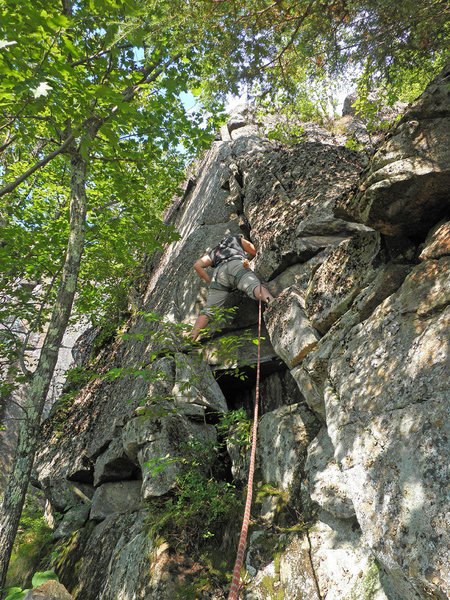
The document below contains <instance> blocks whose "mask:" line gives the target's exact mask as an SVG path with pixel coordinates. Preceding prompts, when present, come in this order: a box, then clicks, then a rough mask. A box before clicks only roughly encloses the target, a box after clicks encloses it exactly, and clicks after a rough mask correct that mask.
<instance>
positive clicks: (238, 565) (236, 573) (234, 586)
mask: <svg viewBox="0 0 450 600" xmlns="http://www.w3.org/2000/svg"><path fill="white" fill-rule="evenodd" d="M261 313H262V311H261V298H259V315H258V360H257V363H256V390H255V409H254V413H253V433H252V451H251V454H250V467H249V470H248V486H247V500H246V502H245V511H244V519H243V521H242V528H241V535H240V537H239V544H238V551H237V555H236V562H235V563H234V570H233V580H232V582H231V587H230V594H229V596H228V600H237V598H238V590H239V582H240V579H241V569H242V565H243V563H244V554H245V546H246V544H247V533H248V525H249V521H250V508H251V505H252V493H253V475H254V472H255V455H256V432H257V429H258V403H259V375H260V359H261Z"/></svg>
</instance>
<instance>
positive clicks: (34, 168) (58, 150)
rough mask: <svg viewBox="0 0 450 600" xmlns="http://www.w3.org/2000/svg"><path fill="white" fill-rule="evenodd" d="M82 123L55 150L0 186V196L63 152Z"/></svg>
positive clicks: (7, 192) (10, 190)
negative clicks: (12, 179) (9, 181)
mask: <svg viewBox="0 0 450 600" xmlns="http://www.w3.org/2000/svg"><path fill="white" fill-rule="evenodd" d="M84 124H85V123H84V122H83V123H82V125H84ZM82 125H80V126H79V127H78V128H77V130H76V131H75V132H74V133H73V134H72V135H70V136H69V137H68V138H67V139H66V140H65V142H64V143H63V144H61V146H59V147H58V148H56V150H54V151H53V152H50V154H47V156H44V158H42V159H41V160H39V161H38V162H37V163H35V164H34V165H33V166H32V167H30V168H29V169H28V170H27V171H25V173H22V175H20V177H17V179H15V180H14V181H11V183H8V184H7V185H5V186H4V187H2V188H0V198H1V197H2V196H4V195H5V194H9V193H10V192H12V191H13V190H15V189H16V187H17V186H19V185H20V184H21V183H23V182H24V181H25V180H26V179H28V177H29V176H30V175H33V173H35V172H36V171H37V170H38V169H40V168H42V167H45V165H46V164H47V163H49V162H50V161H51V160H53V159H54V158H55V157H56V156H58V154H61V153H62V152H64V150H66V149H67V148H68V147H69V145H70V144H71V143H72V142H73V141H74V139H75V135H76V133H78V132H79V131H80V130H81V127H82Z"/></svg>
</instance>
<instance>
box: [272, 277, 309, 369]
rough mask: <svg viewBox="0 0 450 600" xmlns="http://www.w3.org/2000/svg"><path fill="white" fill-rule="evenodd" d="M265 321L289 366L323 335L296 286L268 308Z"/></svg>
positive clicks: (274, 343) (304, 354) (273, 340)
mask: <svg viewBox="0 0 450 600" xmlns="http://www.w3.org/2000/svg"><path fill="white" fill-rule="evenodd" d="M264 321H265V323H266V327H267V331H268V332H269V335H270V341H271V342H272V346H273V348H274V350H275V352H276V353H277V354H278V356H280V357H281V358H282V359H283V360H284V362H285V363H286V364H287V366H288V367H289V368H292V367H294V366H295V365H297V364H298V363H299V362H300V361H301V360H302V359H303V358H304V357H305V356H306V354H308V352H310V351H311V350H312V349H313V348H314V346H315V345H316V344H317V341H318V340H319V338H320V335H319V334H318V332H317V331H316V330H315V329H314V328H313V327H312V325H311V322H310V320H309V319H308V318H307V316H306V314H305V311H304V309H303V302H302V299H301V297H299V295H298V294H296V293H295V290H292V289H288V290H286V291H285V292H284V293H283V294H281V295H280V296H279V297H278V298H276V299H275V300H274V301H273V302H271V304H269V306H267V307H266V309H265V312H264Z"/></svg>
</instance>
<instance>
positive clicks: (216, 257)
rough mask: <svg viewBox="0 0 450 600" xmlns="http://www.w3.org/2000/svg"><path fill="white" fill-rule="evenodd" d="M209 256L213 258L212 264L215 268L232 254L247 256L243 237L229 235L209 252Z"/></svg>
mask: <svg viewBox="0 0 450 600" xmlns="http://www.w3.org/2000/svg"><path fill="white" fill-rule="evenodd" d="M208 256H209V258H210V259H211V266H212V267H214V268H215V267H217V266H218V265H220V263H221V262H222V261H224V260H227V259H228V258H231V257H232V256H238V257H242V258H245V252H244V248H243V247H242V242H241V238H240V237H237V236H236V235H229V236H228V237H226V238H225V239H223V240H222V241H221V242H220V244H218V245H217V246H215V247H214V248H213V249H212V250H211V251H210V252H208Z"/></svg>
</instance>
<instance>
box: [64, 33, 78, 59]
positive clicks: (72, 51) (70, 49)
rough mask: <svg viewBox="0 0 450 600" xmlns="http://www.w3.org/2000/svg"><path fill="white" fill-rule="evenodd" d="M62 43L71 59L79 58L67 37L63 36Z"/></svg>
mask: <svg viewBox="0 0 450 600" xmlns="http://www.w3.org/2000/svg"><path fill="white" fill-rule="evenodd" d="M62 41H63V44H64V46H65V47H66V48H67V50H68V51H69V52H70V54H71V55H72V58H79V57H80V53H79V52H78V50H77V49H76V48H75V46H74V44H73V42H72V41H71V40H69V38H68V37H66V36H63V38H62Z"/></svg>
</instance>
